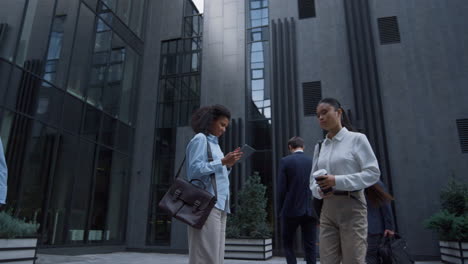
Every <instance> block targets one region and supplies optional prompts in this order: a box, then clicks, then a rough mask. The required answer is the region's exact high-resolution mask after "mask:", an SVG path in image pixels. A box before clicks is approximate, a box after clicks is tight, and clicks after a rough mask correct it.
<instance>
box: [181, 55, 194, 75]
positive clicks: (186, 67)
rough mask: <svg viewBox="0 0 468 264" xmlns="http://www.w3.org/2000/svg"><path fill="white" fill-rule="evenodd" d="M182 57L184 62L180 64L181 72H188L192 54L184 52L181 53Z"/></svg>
mask: <svg viewBox="0 0 468 264" xmlns="http://www.w3.org/2000/svg"><path fill="white" fill-rule="evenodd" d="M183 57H184V62H183V64H182V73H187V72H190V70H191V67H192V55H191V54H185V55H183Z"/></svg>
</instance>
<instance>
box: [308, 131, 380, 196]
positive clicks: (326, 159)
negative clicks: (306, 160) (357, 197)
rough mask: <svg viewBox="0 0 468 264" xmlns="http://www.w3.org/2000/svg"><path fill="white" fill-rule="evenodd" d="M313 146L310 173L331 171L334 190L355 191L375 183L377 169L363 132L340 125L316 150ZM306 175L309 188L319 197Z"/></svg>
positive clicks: (377, 177)
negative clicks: (322, 170) (334, 184)
mask: <svg viewBox="0 0 468 264" xmlns="http://www.w3.org/2000/svg"><path fill="white" fill-rule="evenodd" d="M318 152H319V151H318V144H317V146H316V147H315V152H314V161H313V165H312V173H313V172H315V171H317V170H319V169H325V170H327V174H329V175H335V182H336V186H335V187H334V189H335V190H340V191H357V190H362V189H364V188H367V187H369V186H371V185H373V184H375V183H376V182H377V181H378V180H379V178H380V169H379V164H378V162H377V158H376V157H375V154H374V152H373V151H372V147H371V145H370V143H369V140H367V137H366V136H365V135H364V134H361V133H357V132H351V131H348V129H346V128H345V127H343V128H342V129H341V130H340V132H338V134H336V135H335V136H334V137H333V138H332V139H329V138H328V137H326V138H325V140H324V141H323V143H322V148H321V150H320V154H319V153H318ZM312 173H311V175H310V189H311V190H312V194H313V195H314V197H316V198H319V199H322V197H321V196H320V194H319V188H320V187H319V186H318V184H317V183H316V182H315V178H314V177H313V176H312Z"/></svg>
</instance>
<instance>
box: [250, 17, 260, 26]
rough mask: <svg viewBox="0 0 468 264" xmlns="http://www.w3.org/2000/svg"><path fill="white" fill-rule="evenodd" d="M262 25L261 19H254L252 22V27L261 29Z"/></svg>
mask: <svg viewBox="0 0 468 264" xmlns="http://www.w3.org/2000/svg"><path fill="white" fill-rule="evenodd" d="M261 25H262V20H261V19H253V20H251V26H252V27H259V26H261Z"/></svg>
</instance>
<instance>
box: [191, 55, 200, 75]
mask: <svg viewBox="0 0 468 264" xmlns="http://www.w3.org/2000/svg"><path fill="white" fill-rule="evenodd" d="M198 57H199V54H198V53H193V54H192V72H197V71H198Z"/></svg>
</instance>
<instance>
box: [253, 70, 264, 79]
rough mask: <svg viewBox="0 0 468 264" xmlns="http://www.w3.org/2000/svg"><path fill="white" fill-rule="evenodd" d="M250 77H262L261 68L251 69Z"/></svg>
mask: <svg viewBox="0 0 468 264" xmlns="http://www.w3.org/2000/svg"><path fill="white" fill-rule="evenodd" d="M252 79H263V69H262V70H252Z"/></svg>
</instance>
